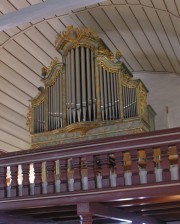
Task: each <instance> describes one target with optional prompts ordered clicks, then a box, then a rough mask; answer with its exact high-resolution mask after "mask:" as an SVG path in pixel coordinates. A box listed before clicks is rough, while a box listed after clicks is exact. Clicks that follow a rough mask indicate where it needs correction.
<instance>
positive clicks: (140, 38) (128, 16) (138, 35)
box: [117, 6, 154, 71]
mask: <svg viewBox="0 0 180 224" xmlns="http://www.w3.org/2000/svg"><path fill="white" fill-rule="evenodd" d="M117 9H118V11H119V13H120V14H121V16H122V18H123V19H124V21H126V25H127V26H128V28H129V29H130V31H131V33H132V34H133V36H134V39H135V40H136V42H137V44H138V46H139V50H140V51H141V52H137V57H138V58H139V60H140V59H141V60H143V63H142V64H143V69H144V70H147V71H153V70H154V68H153V66H152V64H151V62H150V61H149V58H148V56H147V55H148V52H146V51H147V48H148V49H151V46H150V45H149V43H148V41H147V39H146V37H145V35H144V33H143V31H142V29H141V27H140V26H139V24H138V22H137V20H136V18H135V17H134V15H133V14H132V13H131V9H130V7H127V6H117Z"/></svg>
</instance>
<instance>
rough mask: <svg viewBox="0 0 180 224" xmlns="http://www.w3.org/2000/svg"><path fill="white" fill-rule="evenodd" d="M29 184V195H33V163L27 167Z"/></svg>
mask: <svg viewBox="0 0 180 224" xmlns="http://www.w3.org/2000/svg"><path fill="white" fill-rule="evenodd" d="M29 183H30V195H34V188H35V171H34V164H33V163H31V164H30V165H29Z"/></svg>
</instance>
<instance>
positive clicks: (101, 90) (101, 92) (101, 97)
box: [99, 66, 105, 121]
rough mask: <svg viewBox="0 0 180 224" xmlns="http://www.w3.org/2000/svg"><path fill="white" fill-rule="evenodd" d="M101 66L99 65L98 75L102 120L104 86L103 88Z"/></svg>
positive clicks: (103, 117)
mask: <svg viewBox="0 0 180 224" xmlns="http://www.w3.org/2000/svg"><path fill="white" fill-rule="evenodd" d="M102 70H103V68H102V67H101V66H99V76H100V102H101V117H102V120H103V121H104V119H105V116H104V88H103V74H102Z"/></svg>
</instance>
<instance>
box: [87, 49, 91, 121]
mask: <svg viewBox="0 0 180 224" xmlns="http://www.w3.org/2000/svg"><path fill="white" fill-rule="evenodd" d="M86 69H87V103H88V116H89V119H88V120H89V121H91V109H92V98H91V74H90V52H89V48H86Z"/></svg>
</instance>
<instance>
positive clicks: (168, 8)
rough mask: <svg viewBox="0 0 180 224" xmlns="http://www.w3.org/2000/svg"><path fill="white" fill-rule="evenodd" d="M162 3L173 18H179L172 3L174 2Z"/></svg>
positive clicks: (166, 0)
mask: <svg viewBox="0 0 180 224" xmlns="http://www.w3.org/2000/svg"><path fill="white" fill-rule="evenodd" d="M172 2H173V3H172ZM164 3H165V4H166V7H167V10H168V11H169V12H170V13H172V14H174V15H175V16H179V13H178V10H177V7H176V5H175V3H174V0H172V1H168V0H165V1H164Z"/></svg>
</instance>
